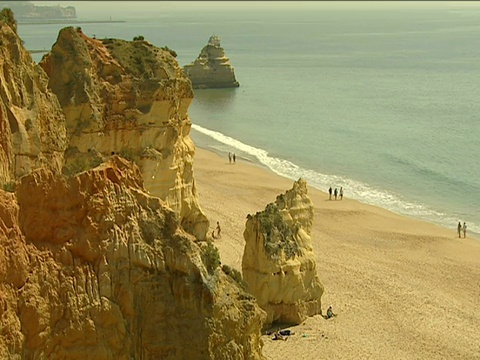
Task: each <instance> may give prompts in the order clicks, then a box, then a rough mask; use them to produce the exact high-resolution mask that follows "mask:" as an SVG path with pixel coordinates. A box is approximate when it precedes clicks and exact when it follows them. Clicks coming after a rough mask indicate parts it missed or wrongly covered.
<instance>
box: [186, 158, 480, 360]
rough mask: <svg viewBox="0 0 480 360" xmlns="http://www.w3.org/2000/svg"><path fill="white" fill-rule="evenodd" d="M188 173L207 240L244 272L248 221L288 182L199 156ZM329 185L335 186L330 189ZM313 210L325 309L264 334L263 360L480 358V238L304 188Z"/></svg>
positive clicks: (225, 261)
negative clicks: (280, 332) (282, 337)
mask: <svg viewBox="0 0 480 360" xmlns="http://www.w3.org/2000/svg"><path fill="white" fill-rule="evenodd" d="M194 172H195V178H196V184H197V191H198V196H199V198H200V204H201V206H202V209H203V211H204V212H205V213H206V215H207V216H208V219H209V220H210V233H211V232H212V230H213V229H214V228H215V226H216V222H217V221H219V222H220V224H221V228H222V237H221V239H217V240H215V244H216V246H217V247H218V248H219V250H220V253H221V260H222V263H223V264H228V265H230V266H232V267H234V268H236V269H238V270H241V262H242V254H243V248H244V240H243V230H244V228H245V218H246V216H247V214H249V213H250V214H254V213H256V212H257V211H261V210H263V209H264V208H265V206H266V205H267V203H269V202H272V201H274V200H275V197H276V196H277V195H279V194H281V193H284V192H285V191H286V190H287V189H290V188H291V187H292V185H293V181H291V180H289V179H286V178H283V177H280V176H277V175H276V174H274V173H273V172H271V171H269V170H268V169H265V168H262V167H260V166H257V165H254V164H251V163H248V162H245V161H243V160H242V159H237V163H236V164H234V165H233V164H229V162H228V157H227V155H226V154H225V155H223V156H220V155H219V154H216V153H214V152H210V151H206V150H204V149H197V152H196V154H195V161H194ZM332 186H335V184H332ZM309 196H310V198H311V199H312V201H313V203H314V205H315V219H314V227H313V230H312V234H311V237H312V243H313V247H314V251H315V254H316V259H317V268H318V274H319V277H320V279H321V281H322V283H323V285H324V286H325V293H324V295H323V297H322V308H323V309H324V311H325V310H326V308H327V307H328V306H329V305H332V307H333V310H334V312H335V313H337V314H338V316H337V317H335V318H333V319H330V320H325V319H323V318H322V317H321V316H320V315H318V316H314V317H311V318H309V319H307V320H306V321H305V322H304V323H303V324H301V325H298V326H294V327H290V328H289V329H290V330H292V331H293V332H295V335H292V336H290V337H289V339H288V340H287V341H273V340H271V339H270V336H268V335H264V336H263V339H264V342H265V346H264V355H265V357H266V358H267V359H462V360H465V359H480V240H479V239H473V238H471V237H469V234H468V233H467V238H466V239H464V238H461V239H459V238H458V235H457V233H456V231H455V225H456V224H452V229H446V228H442V227H440V226H436V225H433V224H430V223H426V222H422V221H418V220H415V219H411V218H408V217H404V216H400V215H397V214H394V213H391V212H389V211H387V210H384V209H381V208H377V207H374V206H370V205H366V204H363V203H361V202H358V201H355V200H351V199H349V198H348V189H345V195H344V198H343V200H342V201H339V200H337V201H329V200H328V194H326V193H324V192H321V191H318V190H316V189H313V188H309Z"/></svg>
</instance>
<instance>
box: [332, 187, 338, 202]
mask: <svg viewBox="0 0 480 360" xmlns="http://www.w3.org/2000/svg"><path fill="white" fill-rule="evenodd" d="M337 194H338V190H337V188H335V190H333V196H334V197H335V200H337Z"/></svg>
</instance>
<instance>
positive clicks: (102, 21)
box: [18, 19, 126, 25]
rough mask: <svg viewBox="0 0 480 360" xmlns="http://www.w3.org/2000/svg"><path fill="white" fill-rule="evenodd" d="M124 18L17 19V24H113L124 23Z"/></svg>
mask: <svg viewBox="0 0 480 360" xmlns="http://www.w3.org/2000/svg"><path fill="white" fill-rule="evenodd" d="M124 22H126V21H125V20H84V21H82V20H67V19H62V20H57V19H49V20H38V21H19V22H18V24H19V25H54V24H114V23H124Z"/></svg>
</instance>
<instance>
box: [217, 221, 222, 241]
mask: <svg viewBox="0 0 480 360" xmlns="http://www.w3.org/2000/svg"><path fill="white" fill-rule="evenodd" d="M221 231H222V229H220V221H217V239H220V238H221V237H222V236H221V235H220V232H221Z"/></svg>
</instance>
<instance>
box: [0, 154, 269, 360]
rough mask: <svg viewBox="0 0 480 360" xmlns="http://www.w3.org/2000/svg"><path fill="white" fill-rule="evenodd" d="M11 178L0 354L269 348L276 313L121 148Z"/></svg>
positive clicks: (132, 354)
mask: <svg viewBox="0 0 480 360" xmlns="http://www.w3.org/2000/svg"><path fill="white" fill-rule="evenodd" d="M16 195H17V197H16V196H15V194H10V193H6V192H4V191H2V190H0V325H1V329H2V331H1V332H0V358H2V359H15V358H18V359H20V358H22V359H52V360H56V359H98V360H103V359H125V360H127V359H152V360H153V359H239V360H240V359H254V360H255V359H262V355H261V347H262V342H261V337H260V329H261V326H262V322H263V320H264V317H265V313H264V312H263V311H262V310H261V309H260V308H259V307H258V306H257V305H256V303H255V301H254V299H253V297H252V296H250V295H248V294H247V293H245V292H244V291H243V290H241V289H240V288H239V286H237V285H236V283H235V282H234V281H233V280H232V278H230V277H228V276H227V275H226V274H225V273H223V271H222V270H221V269H220V268H218V267H217V268H212V269H210V271H208V270H207V268H206V266H205V264H204V263H203V261H202V256H201V250H200V247H199V245H197V243H195V242H193V241H192V239H191V237H192V236H191V235H189V234H187V233H185V232H184V231H183V230H182V229H181V227H180V223H179V221H178V216H177V214H176V213H175V212H173V211H172V210H170V209H169V208H168V207H166V204H165V203H164V202H163V201H162V200H161V199H159V198H156V197H152V196H150V195H148V194H147V192H146V190H145V188H144V186H143V181H142V177H141V173H140V170H139V168H138V167H137V166H135V165H134V164H132V163H130V162H128V161H126V160H124V159H122V158H120V157H116V156H115V157H112V158H111V159H110V160H109V161H108V162H106V163H104V164H102V165H100V166H99V167H97V168H95V169H93V170H89V171H86V172H82V173H81V174H79V175H77V176H75V177H70V178H66V177H63V176H62V175H59V174H55V173H53V172H52V171H50V170H48V169H40V170H36V171H34V172H33V173H32V174H30V175H27V176H24V177H22V178H21V180H20V181H19V183H18V186H17V189H16Z"/></svg>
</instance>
